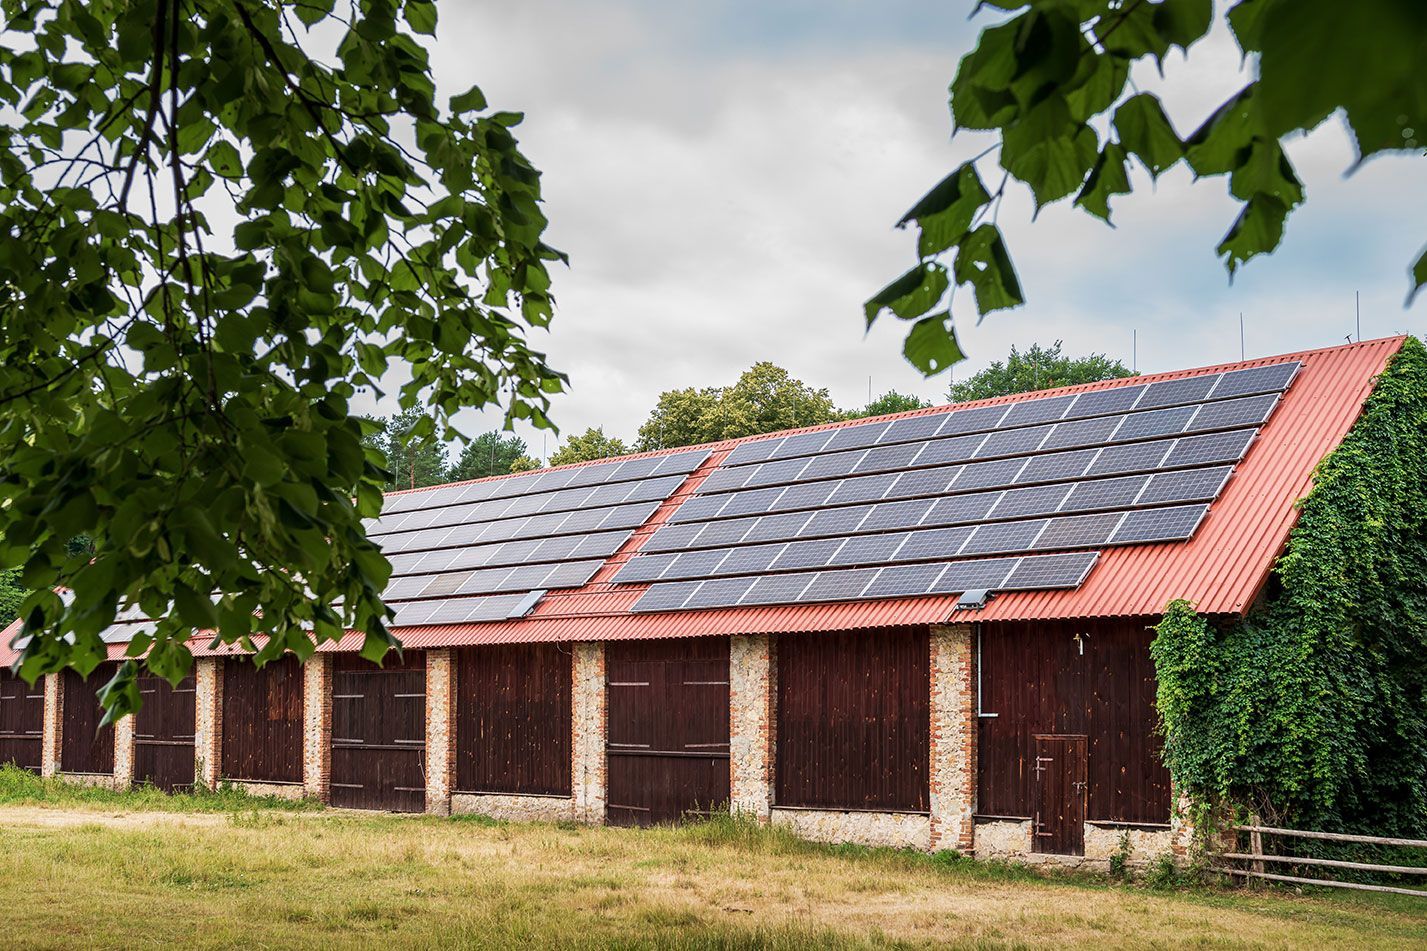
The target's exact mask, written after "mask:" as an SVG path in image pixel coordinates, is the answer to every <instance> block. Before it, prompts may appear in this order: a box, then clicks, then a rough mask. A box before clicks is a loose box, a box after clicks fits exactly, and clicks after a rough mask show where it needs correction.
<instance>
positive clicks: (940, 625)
mask: <svg viewBox="0 0 1427 951" xmlns="http://www.w3.org/2000/svg"><path fill="white" fill-rule="evenodd" d="M1403 345H1404V338H1400V337H1399V338H1388V339H1382V340H1374V341H1368V342H1362V343H1353V344H1349V345H1346V346H1339V347H1334V348H1329V349H1324V350H1315V351H1311V352H1304V353H1296V354H1287V355H1282V356H1277V357H1271V358H1264V359H1257V360H1250V361H1243V362H1240V363H1235V364H1229V365H1224V366H1217V367H1209V368H1203V369H1196V370H1185V371H1179V372H1173V373H1163V374H1155V375H1149V376H1140V377H1133V378H1130V379H1124V380H1114V381H1106V382H1102V383H1094V384H1088V385H1084V386H1078V387H1072V388H1067V389H1060V390H1049V391H1042V392H1037V393H1030V394H1022V395H1018V396H1013V397H1004V398H998V399H994V400H987V401H982V402H977V403H967V404H960V405H955V406H947V407H937V408H933V409H928V410H918V411H914V412H911V413H904V414H899V415H896V416H889V417H880V418H876V419H870V420H855V421H849V422H845V423H837V424H832V425H829V426H822V427H816V428H811V429H805V430H797V431H791V432H785V433H773V434H767V435H762V436H755V437H749V438H745V439H738V440H730V441H727V442H723V443H718V444H714V445H709V446H700V447H692V448H680V449H673V450H666V451H662V452H657V453H648V454H642V455H633V456H625V457H620V458H617V459H612V460H607V461H601V462H595V463H587V464H580V465H576V466H567V467H560V468H554V469H546V470H539V471H535V472H529V473H522V474H518V475H512V476H506V477H497V478H493V479H484V480H478V481H475V482H469V483H461V484H456V485H449V486H438V487H434V488H430V489H419V490H414V491H409V492H397V493H392V494H391V495H389V496H388V498H387V502H386V505H385V508H384V510H383V512H382V514H381V516H380V518H378V519H375V520H373V521H372V522H371V524H370V525H369V531H370V532H371V533H372V535H373V537H375V538H376V539H377V540H379V541H380V543H381V544H382V547H383V550H384V551H385V553H386V554H387V556H388V557H389V558H390V560H391V561H392V563H393V566H394V574H393V577H392V580H391V582H390V586H389V589H388V591H387V599H388V601H389V603H390V604H391V605H392V606H393V607H394V608H395V610H396V620H395V631H396V633H397V635H398V636H399V637H400V638H401V640H402V641H403V643H404V645H405V650H404V652H403V653H402V655H401V656H400V657H396V656H392V657H390V658H389V659H388V661H387V662H386V663H385V664H383V665H382V666H380V667H378V666H375V665H372V664H370V663H368V662H366V661H364V660H362V659H360V658H359V657H358V656H357V655H356V653H355V650H356V648H357V647H358V646H360V641H361V639H360V637H359V636H358V635H355V634H352V635H349V636H348V637H347V638H345V639H343V640H342V641H339V642H335V643H329V644H324V645H323V646H322V648H321V649H320V650H319V651H318V653H317V654H315V655H314V656H313V657H312V658H311V659H309V660H308V661H307V662H305V663H299V662H298V661H297V660H296V659H295V658H288V659H285V660H282V661H280V662H277V663H273V664H269V665H267V666H265V667H263V668H262V669H254V668H253V667H252V665H251V664H249V663H247V662H246V661H245V660H244V659H243V658H241V657H237V656H233V653H234V652H233V651H231V650H229V649H227V648H222V647H217V648H215V647H213V646H212V645H210V644H209V642H208V638H195V639H194V641H193V642H192V645H191V649H192V651H193V653H194V654H195V656H196V657H197V662H196V666H195V671H194V675H193V676H192V677H191V678H189V679H188V680H186V681H184V682H182V683H180V684H179V685H178V686H177V687H170V686H169V685H168V684H166V683H154V682H150V681H147V680H146V681H145V682H144V685H143V689H144V691H145V700H146V703H145V706H144V709H143V711H142V712H141V713H140V714H139V715H138V716H137V717H136V718H129V719H128V720H125V721H121V722H120V723H119V724H118V726H117V728H116V729H114V730H112V731H111V732H110V733H97V732H96V729H95V725H96V723H97V708H96V707H95V705H94V703H93V701H92V698H91V696H90V694H91V691H92V687H93V682H91V683H90V684H88V685H86V684H84V683H82V682H81V681H80V680H79V678H78V677H77V676H75V675H73V674H72V672H70V673H65V674H64V675H62V676H54V675H52V676H50V677H49V678H48V680H47V682H46V684H45V689H44V691H43V693H36V692H35V691H30V690H28V689H27V688H25V687H24V685H23V682H22V681H18V680H16V679H15V678H13V677H9V675H5V677H4V678H3V679H0V755H3V756H5V757H6V758H12V759H15V760H16V761H17V762H20V763H22V765H37V766H38V767H39V768H41V769H42V770H43V771H44V772H46V773H50V774H54V773H59V774H62V775H74V776H77V777H87V778H89V779H90V780H93V779H94V778H95V777H107V781H108V782H111V783H114V784H116V785H126V784H128V783H131V782H139V781H150V782H153V783H155V784H156V785H160V786H163V787H165V788H174V787H177V786H182V785H184V784H186V783H190V782H193V781H194V780H195V779H196V780H197V781H200V782H204V783H216V782H219V781H227V782H232V783H235V784H241V785H246V786H248V787H250V788H252V789H253V790H255V791H259V792H264V793H269V794H277V795H291V796H304V795H305V796H312V797H317V798H320V799H323V800H325V801H327V802H330V803H332V804H333V805H340V806H348V807H353V808H363V809H382V810H393V811H411V812H418V811H426V812H436V813H447V812H480V813H486V814H489V815H493V816H499V817H506V818H515V819H559V820H573V821H582V822H607V823H610V824H619V825H649V824H653V823H660V822H668V821H675V820H678V819H680V818H681V817H688V816H697V815H703V814H707V813H709V812H712V811H716V810H722V809H728V808H732V809H734V810H736V811H739V812H744V813H748V814H751V815H753V816H756V817H758V818H759V819H760V820H763V821H772V822H779V823H785V824H787V825H789V826H791V827H792V828H793V829H795V830H796V831H797V832H799V833H800V834H803V835H805V836H808V837H811V838H816V839H822V840H831V841H854V842H864V843H871V844H888V845H897V846H907V847H914V848H919V849H945V848H954V849H958V850H961V851H963V852H968V853H974V854H975V855H977V856H978V857H981V856H999V857H1021V858H1029V857H1039V858H1043V859H1048V860H1057V861H1058V860H1069V861H1079V860H1083V859H1092V860H1094V859H1099V860H1103V859H1106V858H1108V857H1109V855H1110V854H1111V853H1112V852H1114V851H1115V850H1117V849H1118V848H1119V847H1120V843H1121V842H1122V841H1123V840H1124V839H1125V837H1126V834H1127V833H1128V834H1129V841H1131V842H1132V844H1133V847H1134V849H1135V850H1136V851H1137V852H1139V853H1141V854H1143V855H1145V856H1148V855H1151V854H1154V853H1157V852H1168V851H1175V852H1182V850H1183V849H1184V847H1185V845H1186V843H1187V838H1188V836H1189V834H1190V832H1191V830H1189V829H1188V828H1187V820H1186V818H1185V816H1186V813H1185V811H1184V810H1183V809H1182V808H1180V804H1179V803H1177V801H1176V798H1177V797H1176V794H1175V791H1174V790H1173V789H1172V787H1171V783H1170V777H1169V774H1168V772H1167V771H1166V769H1165V767H1164V766H1163V764H1162V762H1161V760H1160V757H1159V751H1158V747H1157V734H1156V725H1157V715H1156V711H1155V688H1156V678H1155V670H1154V664H1153V662H1152V660H1151V658H1150V654H1149V643H1150V640H1151V638H1152V632H1151V630H1150V628H1151V627H1152V626H1153V625H1154V624H1155V623H1156V621H1157V619H1158V617H1159V615H1160V614H1161V612H1162V611H1163V610H1164V608H1165V606H1166V605H1167V604H1168V603H1169V602H1170V601H1172V600H1174V599H1179V598H1184V599H1188V600H1190V601H1192V602H1194V603H1195V605H1196V606H1197V609H1198V610H1199V611H1200V612H1201V613H1202V614H1205V615H1208V616H1211V617H1225V618H1229V617H1235V616H1241V615H1243V614H1244V613H1245V612H1246V611H1248V610H1249V609H1250V608H1251V607H1252V606H1253V605H1254V604H1255V602H1256V600H1258V599H1259V598H1261V597H1263V596H1264V593H1265V590H1266V587H1267V585H1268V583H1269V580H1270V576H1271V572H1272V569H1273V567H1274V563H1275V560H1276V559H1277V558H1278V556H1279V555H1280V553H1281V552H1282V551H1283V550H1284V546H1285V543H1286V541H1287V539H1288V534H1289V531H1290V529H1291V528H1292V527H1293V525H1294V521H1295V518H1296V509H1295V502H1296V501H1297V500H1298V499H1300V498H1301V497H1303V496H1304V495H1305V494H1306V493H1307V492H1308V490H1309V489H1310V487H1311V485H1312V478H1313V472H1314V469H1315V466H1316V465H1317V464H1318V463H1319V461H1320V460H1322V459H1323V458H1324V457H1325V456H1326V455H1327V454H1328V453H1330V452H1331V451H1332V450H1333V449H1334V448H1335V447H1336V446H1337V445H1338V444H1339V442H1340V441H1341V440H1342V439H1343V437H1344V436H1345V434H1346V433H1347V432H1348V431H1349V429H1350V428H1351V427H1352V426H1353V424H1354V422H1355V421H1356V420H1357V418H1358V417H1359V415H1360V413H1361V411H1362V407H1363V403H1364V401H1365V399H1366V398H1367V397H1368V396H1369V394H1370V393H1371V392H1372V389H1373V386H1374V382H1375V380H1376V378H1377V377H1378V375H1379V374H1380V373H1381V372H1382V371H1383V369H1384V368H1385V367H1386V366H1387V365H1388V363H1389V362H1390V361H1391V359H1392V358H1393V356H1394V355H1395V354H1396V353H1397V352H1398V351H1399V350H1400V349H1401V348H1402V346H1403ZM143 626H144V619H143V618H142V617H133V616H129V617H126V618H125V619H124V620H123V621H122V622H121V623H119V624H116V625H115V626H114V628H113V629H111V631H110V632H109V633H108V634H107V635H106V638H107V639H108V640H110V641H111V643H112V645H113V646H112V656H113V657H115V658H117V657H119V656H120V655H121V654H122V651H123V645H124V644H125V643H126V642H127V641H128V639H129V638H130V637H131V636H132V635H133V634H134V633H136V632H138V631H139V630H141V629H142V628H143ZM37 711H38V712H37Z"/></svg>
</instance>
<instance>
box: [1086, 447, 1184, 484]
mask: <svg viewBox="0 0 1427 951" xmlns="http://www.w3.org/2000/svg"><path fill="white" fill-rule="evenodd" d="M1173 445H1174V443H1173V442H1172V441H1170V440H1167V439H1161V440H1157V441H1155V442H1144V443H1137V444H1134V445H1129V446H1106V447H1105V448H1104V449H1102V450H1100V455H1098V456H1096V457H1095V461H1094V462H1092V463H1091V464H1090V468H1089V469H1088V470H1086V473H1085V474H1086V475H1087V476H1091V477H1094V476H1102V475H1120V474H1122V473H1128V472H1147V471H1149V470H1151V469H1158V468H1159V463H1160V460H1161V459H1163V458H1164V457H1165V456H1166V455H1168V454H1169V450H1170V447H1171V446H1173Z"/></svg>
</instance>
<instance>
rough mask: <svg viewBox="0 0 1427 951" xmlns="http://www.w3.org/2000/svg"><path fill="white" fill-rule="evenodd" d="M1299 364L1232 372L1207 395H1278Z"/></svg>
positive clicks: (1275, 365) (1221, 378) (1276, 364)
mask: <svg viewBox="0 0 1427 951" xmlns="http://www.w3.org/2000/svg"><path fill="white" fill-rule="evenodd" d="M1299 366H1301V364H1299V363H1298V361H1296V360H1295V361H1293V362H1291V363H1275V364H1273V365H1271V366H1266V367H1251V368H1249V369H1247V370H1234V371H1232V372H1230V373H1225V374H1224V375H1223V376H1222V377H1220V378H1219V385H1218V386H1216V387H1215V388H1214V391H1213V392H1212V393H1210V394H1209V395H1210V396H1211V397H1213V398H1214V399H1216V400H1218V399H1226V398H1228V397H1231V396H1248V395H1250V394H1253V393H1278V392H1281V391H1282V390H1284V389H1285V388H1286V387H1287V386H1288V384H1289V382H1290V381H1291V380H1292V379H1293V377H1294V374H1296V373H1297V372H1298V368H1299Z"/></svg>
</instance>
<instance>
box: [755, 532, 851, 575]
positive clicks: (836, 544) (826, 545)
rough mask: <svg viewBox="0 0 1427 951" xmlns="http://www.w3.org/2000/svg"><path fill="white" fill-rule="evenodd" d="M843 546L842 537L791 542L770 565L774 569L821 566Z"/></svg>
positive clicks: (789, 569)
mask: <svg viewBox="0 0 1427 951" xmlns="http://www.w3.org/2000/svg"><path fill="white" fill-rule="evenodd" d="M841 547H842V539H840V538H830V539H818V540H812V541H799V542H791V543H789V544H788V546H787V547H785V548H784V549H783V552H782V554H780V555H779V556H778V557H777V558H775V559H774V560H773V564H771V565H770V566H769V568H770V570H772V571H797V570H799V569H803V568H821V567H823V566H824V565H827V564H828V563H829V561H830V560H831V558H832V556H833V555H834V554H835V553H836V552H837V550H838V549H839V548H841Z"/></svg>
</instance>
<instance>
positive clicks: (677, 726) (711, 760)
mask: <svg viewBox="0 0 1427 951" xmlns="http://www.w3.org/2000/svg"><path fill="white" fill-rule="evenodd" d="M605 673H606V683H607V687H608V698H607V711H608V718H609V742H608V746H607V754H606V755H607V756H608V764H609V804H608V816H609V822H610V823H611V824H613V825H652V824H654V823H657V822H676V821H678V820H679V819H681V818H683V817H685V816H691V815H707V814H708V813H709V812H710V811H711V810H714V809H719V808H722V807H723V806H724V805H726V804H727V802H728V789H729V775H728V768H729V767H728V742H729V735H728V638H724V637H717V638H714V637H696V638H681V639H677V640H667V641H623V642H620V641H615V642H611V643H609V644H607V645H606V646H605Z"/></svg>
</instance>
